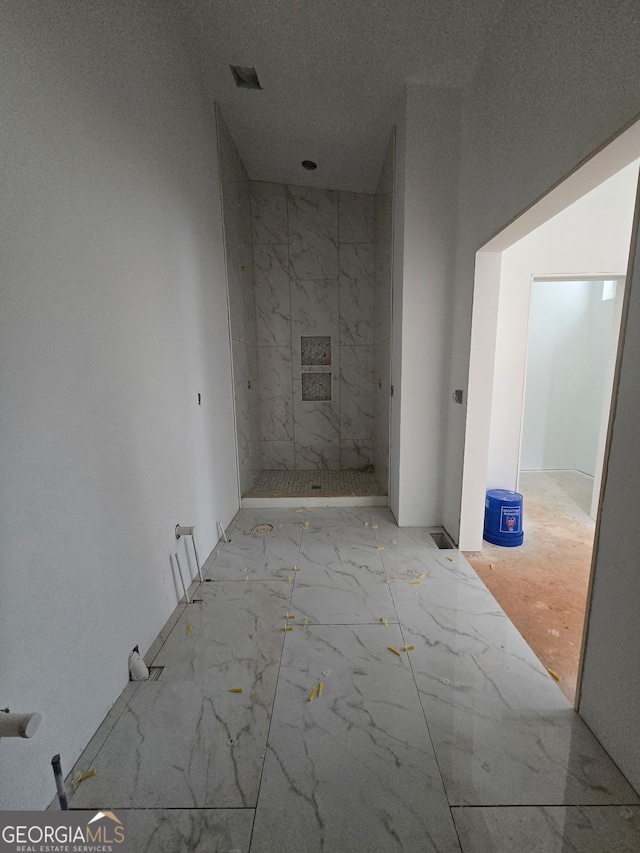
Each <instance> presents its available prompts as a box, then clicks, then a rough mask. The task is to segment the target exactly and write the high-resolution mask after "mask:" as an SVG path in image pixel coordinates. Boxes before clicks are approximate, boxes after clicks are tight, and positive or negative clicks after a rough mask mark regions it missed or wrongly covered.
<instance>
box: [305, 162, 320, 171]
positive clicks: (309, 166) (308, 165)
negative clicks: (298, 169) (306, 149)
mask: <svg viewBox="0 0 640 853" xmlns="http://www.w3.org/2000/svg"><path fill="white" fill-rule="evenodd" d="M302 168H303V169H308V170H309V171H310V172H312V171H313V170H314V169H317V168H318V164H317V163H314V162H313V160H303V161H302Z"/></svg>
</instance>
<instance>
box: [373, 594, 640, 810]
mask: <svg viewBox="0 0 640 853" xmlns="http://www.w3.org/2000/svg"><path fill="white" fill-rule="evenodd" d="M390 588H391V592H392V595H393V598H394V602H395V604H396V609H397V612H398V615H399V618H400V624H401V625H402V626H403V630H404V634H405V638H406V640H407V642H408V643H409V644H411V645H415V651H412V652H410V655H411V665H412V668H413V671H414V675H415V678H416V683H417V685H418V690H419V692H420V698H421V701H422V704H423V707H424V710H425V715H426V718H427V720H428V721H429V731H430V732H431V737H432V740H433V745H434V749H435V751H436V755H437V756H438V763H439V766H440V771H441V773H442V776H443V779H444V782H445V788H446V790H447V796H448V798H449V802H450V803H451V804H452V805H537V804H540V805H543V804H548V803H554V802H555V803H558V804H566V805H573V804H582V805H599V804H610V803H617V802H626V803H629V802H631V803H635V802H637V801H638V800H637V798H636V796H635V795H634V794H633V792H632V790H631V788H630V787H629V785H628V784H627V782H626V781H625V780H624V778H623V776H622V774H621V773H620V772H619V771H618V770H617V768H616V767H615V765H614V764H613V762H612V761H611V760H610V759H609V758H608V756H607V754H606V753H605V752H604V750H603V749H602V747H601V746H600V744H599V743H598V742H597V741H596V739H595V738H594V737H593V735H592V734H591V732H590V731H589V730H588V729H587V727H586V726H585V724H584V723H583V722H582V720H581V719H580V717H578V715H577V714H576V713H575V712H574V711H573V709H572V708H571V706H570V705H569V703H568V701H567V699H566V698H565V697H564V695H563V694H562V693H561V691H560V690H559V688H558V686H557V685H556V684H555V682H554V681H553V679H552V678H551V676H550V675H549V674H548V673H547V672H546V670H545V669H544V667H543V666H542V664H541V663H540V662H539V661H538V659H537V658H536V657H535V655H534V654H533V652H532V651H531V649H530V648H529V646H528V645H527V644H526V643H525V641H524V639H523V638H522V637H521V636H520V634H519V633H518V632H517V630H516V629H515V627H514V626H513V624H512V623H511V622H510V620H509V619H508V618H507V616H506V615H505V614H504V612H503V611H502V610H501V608H500V607H499V605H498V604H497V602H496V601H495V599H494V598H493V596H492V595H491V594H490V593H489V591H488V590H487V589H486V587H484V585H482V584H479V583H478V581H473V580H472V579H469V580H465V581H461V580H448V579H447V580H444V579H433V580H426V581H423V582H422V583H421V584H420V585H419V586H413V585H411V584H409V583H408V582H406V581H402V580H391V581H390Z"/></svg>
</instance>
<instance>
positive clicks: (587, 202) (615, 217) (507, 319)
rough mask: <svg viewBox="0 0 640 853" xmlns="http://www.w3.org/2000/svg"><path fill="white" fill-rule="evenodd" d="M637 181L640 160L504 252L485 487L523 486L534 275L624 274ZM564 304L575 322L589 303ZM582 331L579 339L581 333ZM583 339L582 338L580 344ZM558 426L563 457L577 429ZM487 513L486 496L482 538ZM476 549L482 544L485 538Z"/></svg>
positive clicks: (478, 521)
mask: <svg viewBox="0 0 640 853" xmlns="http://www.w3.org/2000/svg"><path fill="white" fill-rule="evenodd" d="M637 180H638V163H637V162H635V163H632V164H630V165H629V166H627V167H626V168H625V169H622V170H621V171H620V172H618V173H617V174H616V175H614V176H613V177H611V178H610V179H609V180H607V181H605V182H603V183H602V184H601V185H600V186H598V187H596V188H595V189H593V190H592V191H591V192H589V193H587V195H585V196H584V197H583V198H581V199H579V200H578V201H576V202H574V203H573V204H571V205H570V206H569V207H567V208H566V209H565V210H563V211H562V212H561V213H558V214H557V215H556V216H554V217H553V218H552V219H550V220H549V221H548V222H546V223H544V224H543V225H541V226H539V227H538V228H536V229H535V230H534V231H533V232H532V233H531V234H529V235H528V236H526V237H524V238H522V239H521V240H519V241H518V242H516V243H515V244H514V245H513V246H511V247H510V248H508V249H506V250H505V251H504V252H503V253H502V267H501V278H500V291H499V309H498V329H497V342H496V352H495V363H494V370H495V378H494V382H493V394H492V403H491V433H490V443H489V458H488V464H487V474H486V480H485V488H503V489H516V488H517V483H518V471H519V459H520V440H521V422H522V412H523V404H524V377H525V364H526V357H527V337H528V327H529V305H530V299H531V281H532V278H533V277H544V276H553V275H569V276H570V275H590V276H598V275H600V276H602V277H606V276H610V275H615V274H621V275H624V273H625V271H626V266H627V260H628V256H629V241H630V239H631V223H632V220H633V205H634V198H635V186H636V183H637ZM535 286H536V287H539V286H540V284H539V283H538V284H536V285H535ZM582 304H583V307H584V308H586V304H587V303H586V294H583V297H582ZM563 310H566V311H569V310H571V313H572V316H573V319H574V321H575V320H576V310H578V311H580V310H582V309H580V308H578V307H574V308H573V309H570V308H569V301H568V300H567V299H565V300H564V303H563ZM556 331H559V328H556ZM576 335H578V337H579V333H577V332H576ZM577 340H578V338H577V337H576V338H574V341H573V344H574V347H575V346H576V345H577ZM564 358H566V359H569V364H570V365H571V364H573V369H572V374H573V375H574V377H575V370H577V362H576V361H573V360H572V353H571V347H568V348H567V351H566V352H565V353H564ZM553 387H554V393H558V394H565V393H568V391H567V388H564V389H562V386H561V384H560V383H556V384H555V385H554V386H553ZM567 387H568V386H567ZM554 429H555V431H556V433H557V441H556V447H555V450H554V451H553V455H554V458H555V460H556V461H558V462H559V461H560V458H561V455H562V450H561V448H562V447H563V446H564V447H566V446H567V444H568V443H569V442H570V437H569V435H568V434H567V433H568V432H570V431H571V428H570V427H569V429H568V430H567V431H566V432H565V431H564V430H560V427H559V421H558V420H557V421H556V423H555V425H554ZM550 461H551V460H550ZM529 464H530V463H529V462H527V463H525V462H524V461H523V464H522V467H523V468H528V467H529ZM550 467H555V465H553V464H551V465H550ZM483 512H484V495H483V496H482V498H481V500H480V507H479V511H478V512H477V515H476V519H475V520H476V525H477V529H476V531H475V535H476V537H477V535H478V534H480V535H481V533H482V515H483ZM468 529H469V527H467V530H468ZM463 544H464V543H463ZM465 547H469V546H468V545H465ZM475 547H480V543H478V544H477V545H476V546H475ZM473 550H475V548H474V549H473Z"/></svg>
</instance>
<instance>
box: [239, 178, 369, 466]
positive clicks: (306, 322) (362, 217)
mask: <svg viewBox="0 0 640 853" xmlns="http://www.w3.org/2000/svg"><path fill="white" fill-rule="evenodd" d="M374 205H375V196H374V195H370V194H366V193H350V192H337V191H334V190H321V189H316V188H313V189H312V188H308V187H296V186H284V185H283V184H274V183H265V182H260V181H251V218H252V226H253V258H254V271H255V285H256V330H257V347H258V362H259V371H260V373H259V377H260V424H261V434H262V466H263V468H265V469H284V470H304V469H316V468H328V469H335V470H339V469H350V468H360V469H365V468H369V467H370V466H371V465H372V464H373V434H374V417H373V412H374V384H373V358H374V347H373V344H374V310H373V302H374V284H373V273H374V217H375V211H374ZM302 337H313V338H322V337H330V338H331V343H330V361H331V363H330V365H327V364H326V361H327V359H326V358H325V357H324V356H323V357H321V358H319V359H318V362H319V363H317V364H305V365H302V364H301V338H302ZM307 343H308V351H309V352H316V351H317V352H320V351H324V348H325V347H324V344H325V342H322V341H310V342H307ZM312 360H313V359H312ZM323 362H324V363H323ZM309 373H317V374H322V375H321V376H317V377H309V376H306V377H305V378H304V380H303V374H309ZM329 373H330V374H331V376H330V377H329V376H327V374H329ZM303 381H304V386H303ZM329 389H330V392H329ZM316 392H317V396H320V397H325V396H330V399H329V400H315V401H310V400H309V399H308V397H309V396H314V395H315V393H316Z"/></svg>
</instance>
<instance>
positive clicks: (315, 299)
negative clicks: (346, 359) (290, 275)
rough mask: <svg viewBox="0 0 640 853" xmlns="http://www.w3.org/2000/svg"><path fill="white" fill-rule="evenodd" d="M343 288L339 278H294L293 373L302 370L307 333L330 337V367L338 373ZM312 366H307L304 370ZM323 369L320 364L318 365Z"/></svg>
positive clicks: (299, 372)
mask: <svg viewBox="0 0 640 853" xmlns="http://www.w3.org/2000/svg"><path fill="white" fill-rule="evenodd" d="M339 313H340V288H339V285H338V282H337V281H298V280H296V279H292V281H291V344H292V350H293V375H294V377H295V378H296V379H299V378H300V374H301V369H302V365H301V343H300V338H301V337H302V336H303V335H304V336H330V337H331V339H332V340H331V365H330V366H327V365H322V368H323V369H324V370H327V369H331V370H332V371H333V372H334V373H335V375H336V376H337V371H338V368H339V363H338V331H339ZM307 369H309V368H308V367H305V370H307ZM317 369H318V370H320V368H317Z"/></svg>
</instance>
